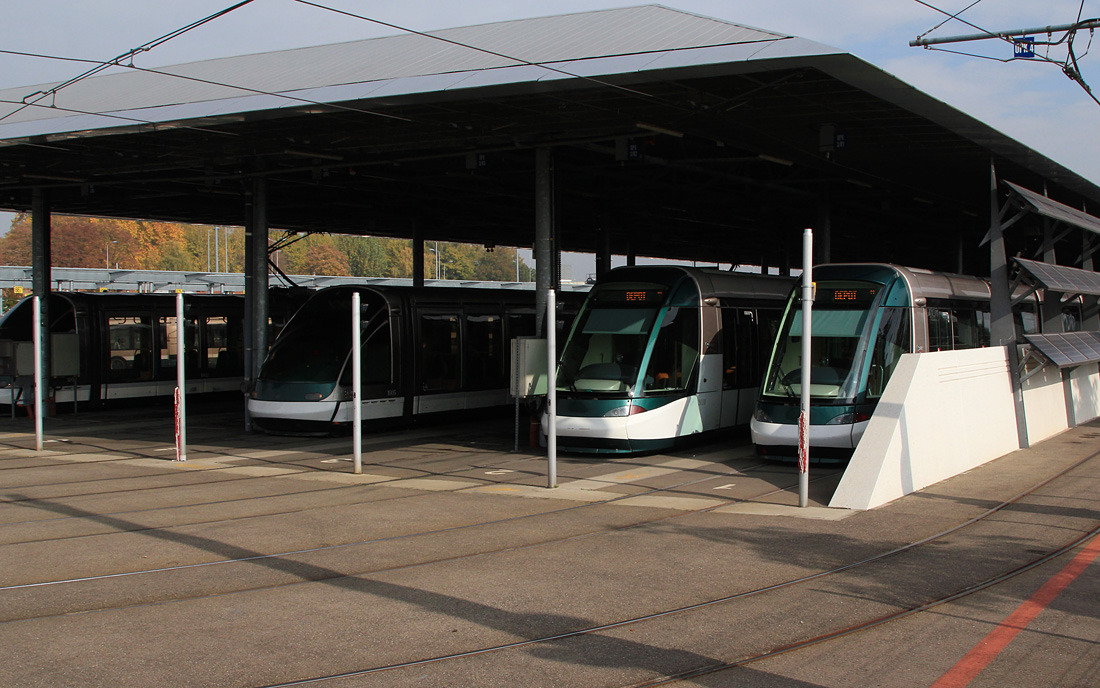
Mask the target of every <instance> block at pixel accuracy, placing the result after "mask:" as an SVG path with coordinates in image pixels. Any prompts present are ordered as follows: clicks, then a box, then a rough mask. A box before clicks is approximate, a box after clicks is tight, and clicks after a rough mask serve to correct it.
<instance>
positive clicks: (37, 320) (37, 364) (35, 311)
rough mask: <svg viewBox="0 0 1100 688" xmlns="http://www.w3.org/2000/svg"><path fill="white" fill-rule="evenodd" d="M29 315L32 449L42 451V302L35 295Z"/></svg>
mask: <svg viewBox="0 0 1100 688" xmlns="http://www.w3.org/2000/svg"><path fill="white" fill-rule="evenodd" d="M32 303H33V307H32V308H31V314H32V315H33V316H34V331H33V332H32V333H31V337H32V338H33V340H34V448H35V450H36V451H42V301H41V297H40V296H38V295H37V294H35V296H34V300H33V301H32Z"/></svg>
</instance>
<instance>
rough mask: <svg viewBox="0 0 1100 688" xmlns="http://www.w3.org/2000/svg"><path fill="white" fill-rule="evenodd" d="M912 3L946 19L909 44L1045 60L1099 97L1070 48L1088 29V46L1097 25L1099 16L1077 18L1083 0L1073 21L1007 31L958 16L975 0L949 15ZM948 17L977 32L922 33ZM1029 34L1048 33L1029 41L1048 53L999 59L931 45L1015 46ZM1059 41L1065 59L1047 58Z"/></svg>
mask: <svg viewBox="0 0 1100 688" xmlns="http://www.w3.org/2000/svg"><path fill="white" fill-rule="evenodd" d="M914 2H916V3H917V4H919V5H923V6H924V7H927V8H929V9H931V10H934V11H936V12H939V13H940V14H943V15H946V16H947V19H946V20H944V21H943V22H940V23H939V24H937V25H936V26H935V27H933V28H932V29H929V30H928V31H925V32H924V33H922V34H920V35H919V36H917V38H916V39H914V40H912V41H910V42H909V45H910V46H911V47H923V48H925V49H927V50H937V51H939V52H947V53H952V54H957V55H965V56H967V57H977V58H982V59H990V60H995V61H998V62H1012V61H1015V60H1017V59H1027V60H1038V61H1040V62H1047V63H1050V64H1055V65H1058V66H1059V67H1060V68H1061V70H1062V72H1063V73H1064V74H1065V75H1066V76H1067V77H1069V78H1070V79H1071V80H1072V81H1074V82H1076V83H1077V84H1078V85H1079V86H1080V87H1081V88H1082V89H1084V91H1085V93H1086V94H1087V95H1088V96H1089V97H1090V98H1091V99H1092V100H1093V101H1094V102H1096V103H1097V104H1098V105H1100V99H1098V98H1097V97H1096V95H1095V94H1094V93H1093V92H1092V88H1091V87H1090V86H1089V85H1088V82H1086V81H1085V78H1084V76H1083V75H1082V73H1081V69H1080V66H1079V64H1078V62H1079V58H1078V56H1077V54H1076V51H1075V50H1074V46H1073V41H1074V39H1075V38H1076V37H1077V32H1078V31H1082V30H1085V29H1088V31H1089V47H1090V48H1091V46H1092V35H1093V32H1094V31H1095V29H1097V28H1100V18H1097V19H1086V20H1082V19H1081V16H1082V15H1083V14H1084V9H1085V3H1084V0H1081V4H1080V6H1079V7H1078V10H1077V20H1076V21H1075V22H1074V23H1072V24H1062V25H1049V26H1041V27H1031V28H1021V29H1010V30H1006V31H990V30H988V29H985V28H983V27H981V26H978V25H977V24H974V23H972V22H969V21H967V20H965V19H963V18H962V17H961V16H960V15H961V14H962V13H963V12H965V11H967V10H968V9H970V8H971V7H973V6H974V5H975V4H977V2H975V3H973V4H971V5H969V6H968V7H966V8H965V9H963V10H962V11H960V12H957V13H954V14H952V13H950V12H948V11H946V10H943V9H940V8H939V7H936V6H935V5H932V4H930V3H928V2H925V0H914ZM978 2H980V0H978ZM951 20H955V21H958V22H960V23H962V24H965V25H966V26H969V27H971V28H973V29H977V30H978V31H979V33H977V34H969V35H964V36H951V37H944V38H926V36H927V35H928V34H929V33H931V32H932V31H934V30H936V29H938V28H940V27H942V26H943V25H944V24H946V23H947V22H948V21H951ZM1056 33H1062V34H1063V35H1062V36H1061V37H1060V38H1058V39H1057V40H1055V39H1054V38H1053V35H1054V34H1056ZM1029 34H1046V35H1047V36H1048V40H1046V41H1034V42H1033V44H1034V45H1045V46H1047V47H1048V54H1047V55H1038V54H1033V55H1029V56H1027V57H1024V58H1020V57H1016V56H1013V57H1012V58H1005V59H1001V58H995V57H990V56H988V55H979V54H974V53H967V52H962V51H957V50H945V49H942V48H937V47H935V46H937V45H942V44H946V43H962V42H967V41H980V40H988V39H994V40H1000V41H1003V42H1005V43H1008V44H1011V45H1016V44H1018V43H1019V41H1018V40H1017V39H1018V38H1023V37H1025V36H1028V35H1029ZM1063 43H1064V44H1065V45H1066V52H1067V55H1066V58H1065V59H1064V60H1058V59H1054V58H1051V57H1050V56H1049V48H1050V47H1054V46H1058V45H1062V44H1063ZM1032 52H1033V51H1032ZM1085 52H1086V54H1087V52H1088V48H1086V51H1085ZM1082 57H1083V55H1082Z"/></svg>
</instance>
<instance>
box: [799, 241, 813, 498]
mask: <svg viewBox="0 0 1100 688" xmlns="http://www.w3.org/2000/svg"><path fill="white" fill-rule="evenodd" d="M813 256H814V233H813V230H812V229H809V228H807V229H805V230H803V232H802V374H801V377H800V378H799V379H800V380H801V383H802V410H801V413H800V414H799V417H798V506H800V507H804V506H806V505H807V504H809V501H810V496H809V493H810V383H811V380H810V369H811V367H812V366H811V360H810V357H811V355H812V349H811V346H810V345H811V343H812V342H811V339H812V327H811V319H812V318H811V316H812V311H813V304H814V281H813V280H814V278H813V265H814V259H813Z"/></svg>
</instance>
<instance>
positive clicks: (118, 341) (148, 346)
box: [107, 316, 153, 382]
mask: <svg viewBox="0 0 1100 688" xmlns="http://www.w3.org/2000/svg"><path fill="white" fill-rule="evenodd" d="M107 337H108V346H109V347H110V354H111V355H110V359H109V360H110V373H109V375H108V379H109V380H110V381H111V382H134V381H140V380H152V379H153V324H152V319H151V318H149V317H148V316H111V317H108V318H107Z"/></svg>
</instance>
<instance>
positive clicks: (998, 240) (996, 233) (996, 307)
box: [989, 160, 1030, 449]
mask: <svg viewBox="0 0 1100 688" xmlns="http://www.w3.org/2000/svg"><path fill="white" fill-rule="evenodd" d="M1002 217H1003V212H1002V210H1001V206H1000V203H999V202H998V199H997V170H996V168H995V167H994V165H993V161H992V160H991V161H990V163H989V237H990V240H989V290H990V304H989V307H990V317H991V319H992V323H991V325H990V338H991V339H992V344H993V346H1004V347H1007V348H1008V370H1009V375H1008V377H1009V380H1011V382H1012V397H1013V401H1014V402H1015V405H1016V435H1017V439H1018V441H1019V445H1020V448H1021V449H1027V448H1028V447H1029V446H1030V443H1029V442H1028V438H1027V418H1026V417H1025V415H1024V395H1023V389H1022V388H1021V387H1020V375H1019V360H1020V356H1019V352H1018V351H1017V350H1016V324H1015V323H1014V322H1013V318H1012V298H1011V297H1012V295H1011V294H1010V293H1009V279H1008V256H1007V254H1006V252H1005V240H1004V231H1003V229H1002V227H1001V219H1002Z"/></svg>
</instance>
